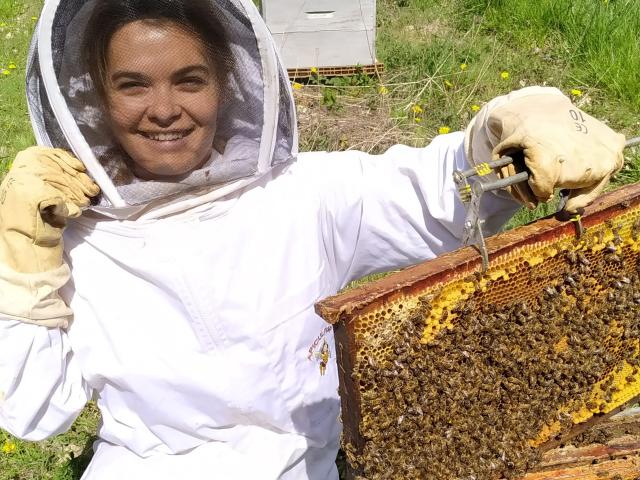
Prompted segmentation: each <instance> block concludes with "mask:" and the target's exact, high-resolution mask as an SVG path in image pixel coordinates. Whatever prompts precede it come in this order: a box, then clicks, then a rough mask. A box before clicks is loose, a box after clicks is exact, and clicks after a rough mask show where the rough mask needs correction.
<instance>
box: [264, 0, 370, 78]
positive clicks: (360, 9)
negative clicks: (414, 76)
mask: <svg viewBox="0 0 640 480" xmlns="http://www.w3.org/2000/svg"><path fill="white" fill-rule="evenodd" d="M262 16H263V17H264V19H265V22H266V23H267V26H268V27H269V30H270V31H271V34H272V35H273V38H274V39H275V42H276V45H277V47H278V49H279V51H280V56H281V58H282V60H283V62H284V66H285V68H287V69H288V70H289V71H290V72H296V71H298V72H308V71H309V69H310V68H311V67H316V68H319V69H320V73H325V71H327V72H328V71H331V72H333V74H336V73H340V71H341V69H345V68H349V67H354V66H356V65H360V66H370V65H374V64H375V63H376V60H375V58H376V57H375V38H376V33H375V24H376V22H375V19H376V2H375V0H263V1H262ZM300 76H304V75H302V74H301V75H300Z"/></svg>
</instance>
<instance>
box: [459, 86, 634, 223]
mask: <svg viewBox="0 0 640 480" xmlns="http://www.w3.org/2000/svg"><path fill="white" fill-rule="evenodd" d="M624 145H625V138H624V136H623V135H620V134H618V133H616V132H614V131H613V130H612V129H611V128H609V127H608V126H607V125H605V124H604V123H603V122H601V121H599V120H597V119H595V118H593V117H591V116H590V115H588V114H587V113H585V112H583V111H582V110H580V109H579V108H577V107H576V106H574V105H573V104H572V103H571V101H570V100H569V99H568V98H567V97H565V96H564V95H563V94H562V93H561V92H560V91H559V90H557V89H555V88H544V87H529V88H524V89H522V90H518V91H515V92H512V93H510V94H509V95H505V96H502V97H497V98H495V99H494V100H492V101H491V102H489V103H488V104H487V105H485V106H484V107H483V108H482V109H481V110H480V112H479V113H478V115H477V116H476V117H475V118H474V119H473V120H472V121H471V124H470V125H469V127H468V128H467V132H466V138H465V149H466V153H467V161H469V163H471V164H472V165H476V164H478V163H482V162H487V161H490V160H495V159H497V158H499V157H501V156H502V155H506V154H511V155H513V154H514V153H518V152H522V155H523V157H524V167H526V169H527V170H528V172H529V181H528V182H526V183H522V184H517V185H515V186H513V187H511V188H510V190H509V191H510V193H511V194H512V195H513V197H514V198H516V199H517V200H518V201H520V202H521V203H523V204H525V205H527V206H529V207H533V206H535V205H536V204H537V203H538V202H546V201H548V200H550V199H551V198H552V197H553V194H554V190H555V189H556V188H562V189H568V190H570V194H569V199H568V200H567V203H566V205H565V210H566V211H567V212H570V213H574V212H576V211H578V210H580V209H582V208H583V207H585V206H587V205H588V204H590V203H591V202H593V200H595V198H596V197H597V196H598V195H600V193H602V191H603V190H604V188H605V187H606V185H607V184H608V182H609V179H610V178H611V176H612V175H613V174H614V173H616V172H617V171H618V170H620V168H622V164H623V155H622V151H623V149H624ZM517 167H518V166H517V165H514V164H510V165H508V166H506V167H502V168H501V169H500V170H499V171H497V172H496V173H497V175H498V177H501V178H504V177H508V176H511V175H514V174H516V173H518V172H517ZM521 168H522V167H521Z"/></svg>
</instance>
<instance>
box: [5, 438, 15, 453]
mask: <svg viewBox="0 0 640 480" xmlns="http://www.w3.org/2000/svg"><path fill="white" fill-rule="evenodd" d="M16 448H17V447H16V443H15V442H12V441H10V440H7V441H5V442H4V445H2V453H6V454H7V455H10V454H12V453H13V452H15V451H16Z"/></svg>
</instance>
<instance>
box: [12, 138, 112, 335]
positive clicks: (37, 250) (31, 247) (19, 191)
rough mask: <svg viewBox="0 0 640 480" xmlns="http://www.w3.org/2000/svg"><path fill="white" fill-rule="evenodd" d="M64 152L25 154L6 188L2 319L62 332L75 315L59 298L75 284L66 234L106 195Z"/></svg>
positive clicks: (38, 150)
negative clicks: (65, 251) (92, 201)
mask: <svg viewBox="0 0 640 480" xmlns="http://www.w3.org/2000/svg"><path fill="white" fill-rule="evenodd" d="M84 170H85V168H84V165H83V164H82V162H80V161H79V160H77V159H76V158H74V157H73V156H72V155H70V154H69V153H67V152H65V151H64V150H60V149H54V148H45V147H32V148H28V149H27V150H24V151H23V152H20V153H19V154H18V155H17V156H16V159H15V160H14V162H13V166H12V168H11V170H10V171H9V173H7V175H6V177H5V178H4V180H3V181H2V184H0V313H2V314H4V315H5V316H8V317H10V318H16V319H18V320H21V321H27V322H32V323H39V324H44V325H47V326H62V325H65V324H66V318H67V317H70V315H71V312H70V310H69V309H68V307H66V305H64V302H62V300H61V299H60V297H59V296H58V294H57V290H58V288H60V287H61V286H62V285H64V284H65V283H66V281H67V280H68V279H69V269H68V267H67V266H66V265H64V264H63V261H62V247H63V245H62V231H63V229H64V227H65V225H66V222H67V219H68V218H73V217H77V216H79V215H80V213H81V208H82V207H85V206H88V205H89V198H90V197H92V196H94V195H97V194H98V193H99V192H100V189H99V188H98V186H97V185H96V184H94V183H93V181H92V180H91V179H90V178H89V177H88V176H87V175H86V174H85V173H84Z"/></svg>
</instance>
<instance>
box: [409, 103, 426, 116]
mask: <svg viewBox="0 0 640 480" xmlns="http://www.w3.org/2000/svg"><path fill="white" fill-rule="evenodd" d="M411 111H412V112H413V113H414V114H416V115H418V114H420V113H422V112H423V111H424V110H422V107H421V106H420V105H414V106H413V107H411Z"/></svg>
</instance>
